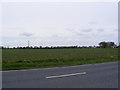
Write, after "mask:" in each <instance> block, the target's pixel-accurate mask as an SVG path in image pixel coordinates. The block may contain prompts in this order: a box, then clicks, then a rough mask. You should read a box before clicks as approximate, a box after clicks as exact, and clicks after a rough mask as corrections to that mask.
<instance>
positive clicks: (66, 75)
mask: <svg viewBox="0 0 120 90" xmlns="http://www.w3.org/2000/svg"><path fill="white" fill-rule="evenodd" d="M80 74H86V72H82V73H72V74H65V75H58V76H48V77H46V78H47V79H49V78H59V77H68V76H75V75H80Z"/></svg>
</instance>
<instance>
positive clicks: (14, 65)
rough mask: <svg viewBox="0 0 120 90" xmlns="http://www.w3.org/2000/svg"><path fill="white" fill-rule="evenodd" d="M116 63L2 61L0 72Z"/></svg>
mask: <svg viewBox="0 0 120 90" xmlns="http://www.w3.org/2000/svg"><path fill="white" fill-rule="evenodd" d="M113 61H118V57H117V56H116V57H99V58H78V59H47V60H33V61H31V60H18V61H3V62H2V70H20V69H31V68H32V69H33V68H45V67H56V66H57V67H58V66H59V67H60V66H71V65H82V64H94V63H103V62H113Z"/></svg>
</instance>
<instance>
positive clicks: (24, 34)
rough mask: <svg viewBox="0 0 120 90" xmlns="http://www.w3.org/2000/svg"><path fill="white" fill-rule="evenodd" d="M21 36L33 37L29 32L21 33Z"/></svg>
mask: <svg viewBox="0 0 120 90" xmlns="http://www.w3.org/2000/svg"><path fill="white" fill-rule="evenodd" d="M20 35H21V36H26V37H30V36H33V34H32V33H27V32H24V33H21V34H20Z"/></svg>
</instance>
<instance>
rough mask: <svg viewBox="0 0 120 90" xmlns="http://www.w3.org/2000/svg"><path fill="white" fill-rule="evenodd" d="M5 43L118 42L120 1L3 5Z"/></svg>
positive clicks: (10, 44) (61, 44) (40, 44)
mask: <svg viewBox="0 0 120 90" xmlns="http://www.w3.org/2000/svg"><path fill="white" fill-rule="evenodd" d="M2 29H3V30H2V36H1V37H2V42H3V43H2V45H4V46H10V47H13V46H27V41H28V40H29V41H30V45H32V46H64V45H78V46H82V45H85V46H89V45H92V46H93V45H98V43H99V42H101V41H113V42H115V43H118V3H117V2H96V3H95V2H66V3H65V2H63V3H62V2H61V3H60V2H58V3H55V2H50V3H48V2H46V3H42V2H39V3H38V2H31V3H29V2H21V3H20V2H19V3H15V2H11V3H3V4H2Z"/></svg>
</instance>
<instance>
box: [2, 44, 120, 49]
mask: <svg viewBox="0 0 120 90" xmlns="http://www.w3.org/2000/svg"><path fill="white" fill-rule="evenodd" d="M98 45H99V46H46V47H42V46H26V47H20V46H18V47H12V49H63V48H119V47H120V45H118V46H117V45H116V44H115V43H114V42H100V43H99V44H98ZM0 48H2V49H10V48H9V47H4V46H1V47H0Z"/></svg>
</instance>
